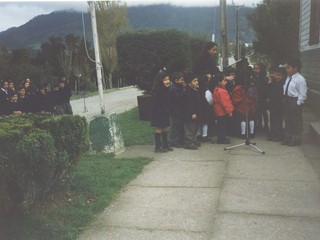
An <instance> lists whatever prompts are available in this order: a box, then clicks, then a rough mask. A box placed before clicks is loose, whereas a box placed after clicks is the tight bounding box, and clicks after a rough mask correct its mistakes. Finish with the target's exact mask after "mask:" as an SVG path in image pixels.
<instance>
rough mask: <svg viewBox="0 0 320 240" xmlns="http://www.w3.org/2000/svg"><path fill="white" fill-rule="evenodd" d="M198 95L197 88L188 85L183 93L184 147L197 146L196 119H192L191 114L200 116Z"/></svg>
mask: <svg viewBox="0 0 320 240" xmlns="http://www.w3.org/2000/svg"><path fill="white" fill-rule="evenodd" d="M200 107H201V105H200V96H199V91H198V90H197V89H194V88H191V87H190V86H189V85H188V86H187V87H186V90H185V92H184V94H183V118H184V144H185V148H190V149H192V148H196V147H197V131H198V120H197V119H192V115H194V114H196V115H197V117H199V116H200Z"/></svg>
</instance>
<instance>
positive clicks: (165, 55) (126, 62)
mask: <svg viewBox="0 0 320 240" xmlns="http://www.w3.org/2000/svg"><path fill="white" fill-rule="evenodd" d="M207 42H208V40H205V39H203V38H201V37H199V36H198V37H192V36H190V35H188V34H187V33H185V32H182V31H178V30H174V29H172V30H139V31H131V32H127V33H124V34H122V35H120V36H119V37H118V39H117V52H118V68H119V72H121V77H123V78H124V79H125V80H126V81H127V82H128V83H130V84H134V85H137V87H138V88H139V89H141V90H144V91H145V93H150V92H151V90H152V85H153V80H154V77H155V75H156V74H157V72H158V71H159V70H160V69H162V68H163V67H166V68H167V69H168V71H169V72H170V73H172V72H174V71H183V70H185V69H186V68H189V69H192V66H193V65H194V62H195V61H196V60H197V58H198V56H199V55H200V54H201V53H202V51H203V49H204V46H205V44H206V43H207Z"/></svg>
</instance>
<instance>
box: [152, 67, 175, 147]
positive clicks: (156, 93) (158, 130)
mask: <svg viewBox="0 0 320 240" xmlns="http://www.w3.org/2000/svg"><path fill="white" fill-rule="evenodd" d="M170 85H171V81H170V78H169V74H168V73H166V72H165V71H162V70H161V71H160V72H159V73H158V74H157V75H156V77H155V80H154V86H153V90H152V96H153V105H152V120H151V126H152V127H155V135H154V138H155V145H156V146H155V152H167V151H172V150H173V149H172V148H171V147H169V145H168V134H167V127H168V126H170V120H169V87H170ZM161 139H162V143H161Z"/></svg>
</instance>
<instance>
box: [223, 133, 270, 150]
mask: <svg viewBox="0 0 320 240" xmlns="http://www.w3.org/2000/svg"><path fill="white" fill-rule="evenodd" d="M245 145H248V146H250V147H253V148H254V149H256V150H257V151H258V152H260V153H261V154H265V151H262V150H261V149H260V148H258V147H257V146H256V143H255V142H250V138H249V136H248V134H247V135H246V141H245V142H244V143H240V144H237V145H234V146H230V147H225V148H224V150H229V149H232V148H236V147H241V146H245Z"/></svg>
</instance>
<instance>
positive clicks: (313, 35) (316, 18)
mask: <svg viewBox="0 0 320 240" xmlns="http://www.w3.org/2000/svg"><path fill="white" fill-rule="evenodd" d="M310 14H311V15H310V35H309V45H314V44H318V43H319V34H320V32H319V30H320V0H311V12H310Z"/></svg>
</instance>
